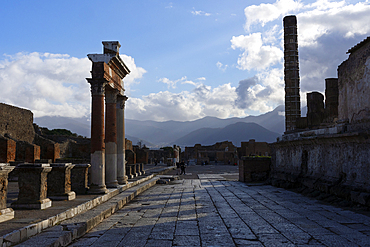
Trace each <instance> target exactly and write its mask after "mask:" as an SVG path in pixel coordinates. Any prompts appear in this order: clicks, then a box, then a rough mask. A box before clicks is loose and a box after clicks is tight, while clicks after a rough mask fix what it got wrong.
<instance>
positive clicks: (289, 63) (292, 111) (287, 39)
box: [283, 15, 301, 131]
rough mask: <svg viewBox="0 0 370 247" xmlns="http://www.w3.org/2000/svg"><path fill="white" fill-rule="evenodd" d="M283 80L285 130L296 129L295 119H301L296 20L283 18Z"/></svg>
mask: <svg viewBox="0 0 370 247" xmlns="http://www.w3.org/2000/svg"><path fill="white" fill-rule="evenodd" d="M283 22H284V80H285V129H286V131H292V130H295V129H296V119H297V118H299V117H301V97H300V94H299V92H300V88H299V84H300V83H299V81H300V78H299V62H298V34H297V18H296V17H295V16H294V15H292V16H286V17H284V20H283Z"/></svg>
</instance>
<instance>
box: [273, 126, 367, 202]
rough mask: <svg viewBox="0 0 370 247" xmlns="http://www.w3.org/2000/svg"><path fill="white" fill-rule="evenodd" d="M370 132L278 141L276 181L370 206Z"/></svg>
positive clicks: (274, 158)
mask: <svg viewBox="0 0 370 247" xmlns="http://www.w3.org/2000/svg"><path fill="white" fill-rule="evenodd" d="M369 134H370V133H368V132H361V133H352V134H350V133H348V134H335V135H325V136H321V137H320V136H316V137H306V138H298V139H296V140H290V141H280V142H277V143H274V144H273V145H272V150H273V151H272V171H271V183H272V185H275V186H279V187H285V188H293V187H300V186H304V187H307V188H310V189H315V190H318V191H321V192H324V193H328V194H333V195H336V196H338V197H341V198H344V199H346V200H351V201H354V202H356V203H360V204H363V205H368V206H370V180H369V177H370V160H369V157H370V139H369Z"/></svg>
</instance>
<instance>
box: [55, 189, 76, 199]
mask: <svg viewBox="0 0 370 247" xmlns="http://www.w3.org/2000/svg"><path fill="white" fill-rule="evenodd" d="M49 198H50V199H51V200H54V201H72V200H74V199H75V198H76V193H75V192H74V191H70V192H68V193H65V194H62V195H52V196H49Z"/></svg>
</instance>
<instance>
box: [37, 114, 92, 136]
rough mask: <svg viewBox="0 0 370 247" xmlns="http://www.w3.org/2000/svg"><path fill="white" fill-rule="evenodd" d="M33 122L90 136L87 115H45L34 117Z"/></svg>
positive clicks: (41, 125)
mask: <svg viewBox="0 0 370 247" xmlns="http://www.w3.org/2000/svg"><path fill="white" fill-rule="evenodd" d="M33 121H34V123H36V124H37V125H38V126H40V127H47V128H48V129H50V130H51V129H67V130H70V131H72V132H73V133H77V134H79V135H81V136H86V137H90V135H91V131H90V119H89V118H87V117H82V118H70V117H58V116H53V117H50V116H45V117H39V118H34V120H33Z"/></svg>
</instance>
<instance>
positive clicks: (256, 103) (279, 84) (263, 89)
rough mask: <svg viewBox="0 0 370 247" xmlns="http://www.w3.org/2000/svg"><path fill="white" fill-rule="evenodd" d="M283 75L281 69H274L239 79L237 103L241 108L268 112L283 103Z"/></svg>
mask: <svg viewBox="0 0 370 247" xmlns="http://www.w3.org/2000/svg"><path fill="white" fill-rule="evenodd" d="M281 76H282V72H281V70H279V69H273V70H271V71H269V72H262V73H259V74H257V75H255V76H253V77H251V78H248V79H244V80H241V81H239V86H238V87H237V88H236V93H237V98H236V100H235V105H236V106H237V107H238V108H240V109H248V110H253V111H257V112H267V111H271V110H273V108H274V107H275V106H276V105H280V104H283V103H284V102H283V99H284V83H283V81H282V79H281Z"/></svg>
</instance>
